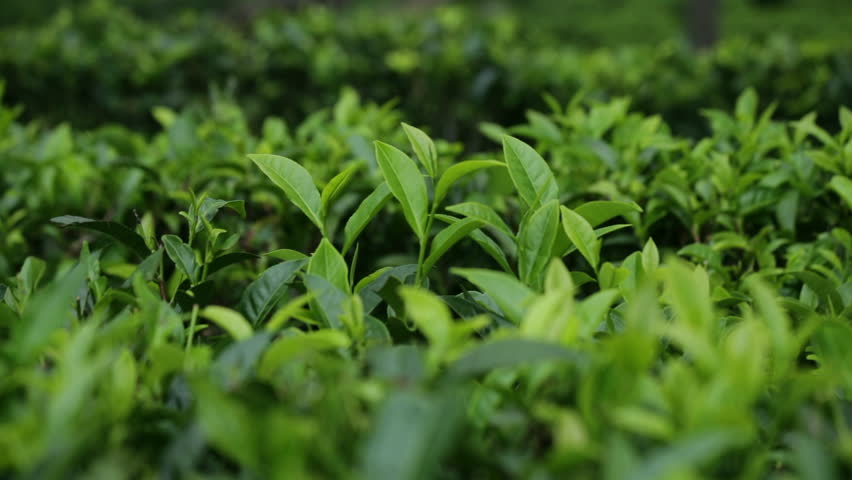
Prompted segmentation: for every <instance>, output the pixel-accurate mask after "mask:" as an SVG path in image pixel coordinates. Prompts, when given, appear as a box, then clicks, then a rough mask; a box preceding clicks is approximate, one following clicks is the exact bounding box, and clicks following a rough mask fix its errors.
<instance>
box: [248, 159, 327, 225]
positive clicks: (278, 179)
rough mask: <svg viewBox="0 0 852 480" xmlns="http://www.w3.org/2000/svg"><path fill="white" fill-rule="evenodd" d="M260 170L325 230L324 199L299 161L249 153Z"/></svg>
mask: <svg viewBox="0 0 852 480" xmlns="http://www.w3.org/2000/svg"><path fill="white" fill-rule="evenodd" d="M249 158H250V159H251V160H252V161H253V162H254V163H255V165H257V166H258V168H260V170H261V171H262V172H263V173H264V174H266V176H267V177H269V179H270V180H272V183H274V184H275V185H277V186H278V187H279V188H280V189H281V190H283V191H284V194H286V195H287V199H289V200H290V201H291V202H292V203H293V204H294V205H296V207H298V208H299V210H301V211H302V213H304V214H305V216H307V217H308V219H309V220H310V221H311V222H312V223H313V224H314V225H316V226H317V228H319V229H320V231H321V232H325V225H324V224H323V216H322V211H323V210H322V199H321V198H320V193H319V191H317V187H316V185H315V184H314V179H313V178H312V177H311V174H310V173H308V171H307V170H305V168H304V167H303V166H301V165H299V164H298V163H296V162H294V161H293V160H290V159H289V158H286V157H281V156H278V155H269V154H256V155H249Z"/></svg>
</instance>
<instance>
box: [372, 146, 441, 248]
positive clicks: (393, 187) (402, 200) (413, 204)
mask: <svg viewBox="0 0 852 480" xmlns="http://www.w3.org/2000/svg"><path fill="white" fill-rule="evenodd" d="M376 161H377V162H378V163H379V168H381V170H382V175H384V177H385V181H386V182H387V184H388V187H390V191H391V193H393V196H394V197H396V199H397V200H398V201H399V204H400V206H401V207H402V213H403V214H404V215H405V220H406V221H407V222H408V225H410V226H411V229H412V230H413V231H414V234H415V235H417V237H418V238H423V237H424V236H425V235H427V234H428V232H426V220H427V214H428V208H429V197H428V196H427V194H426V183H425V182H424V181H423V175H422V174H421V173H420V170H419V169H418V168H417V164H415V163H414V160H412V159H410V158H409V157H408V155H406V154H405V153H403V152H402V151H400V150H399V149H397V148H396V147H394V146H392V145H388V144H387V143H382V142H376Z"/></svg>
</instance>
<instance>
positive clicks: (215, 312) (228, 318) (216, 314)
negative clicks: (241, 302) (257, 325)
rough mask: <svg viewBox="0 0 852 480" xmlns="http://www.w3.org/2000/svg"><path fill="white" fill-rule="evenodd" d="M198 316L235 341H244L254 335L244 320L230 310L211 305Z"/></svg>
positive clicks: (237, 313)
mask: <svg viewBox="0 0 852 480" xmlns="http://www.w3.org/2000/svg"><path fill="white" fill-rule="evenodd" d="M199 314H200V315H201V316H202V317H204V318H207V319H208V320H211V321H212V322H213V323H215V324H216V325H218V326H219V327H220V328H222V330H225V331H226V332H228V334H229V335H230V336H231V337H233V339H234V340H236V341H240V340H245V339H246V338H249V337H251V336H252V335H253V334H254V331H253V330H252V328H251V325H249V323H248V321H247V320H246V318H245V317H243V316H242V315H240V314H239V312H236V311H234V310H231V309H230V308H225V307H220V306H217V305H211V306H209V307H206V308H204V309H203V310H201V312H199Z"/></svg>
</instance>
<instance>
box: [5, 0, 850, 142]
mask: <svg viewBox="0 0 852 480" xmlns="http://www.w3.org/2000/svg"><path fill="white" fill-rule="evenodd" d="M841 9H842V7H841ZM605 10H607V11H609V10H611V9H605ZM645 10H651V11H653V12H656V11H657V9H656V8H655V9H647V8H646V9H645ZM836 10H837V9H836V8H835V9H826V11H828V12H834V11H836ZM740 16H744V17H748V15H740ZM842 16H843V15H842V14H840V13H837V14H834V15H833V17H834V18H839V17H842ZM756 17H758V18H764V17H763V15H757V16H756ZM558 18H561V16H559V17H558ZM631 18H633V19H634V21H638V20H635V16H633V15H631ZM606 19H607V21H608V22H609V21H611V15H607V17H606ZM643 25H644V26H643V27H642V28H641V29H639V28H631V29H629V30H630V31H642V32H648V31H649V30H654V28H652V27H647V25H646V24H644V23H643ZM773 25H774V24H773ZM844 32H845V31H844ZM643 35H644V33H643ZM0 44H3V45H4V47H5V48H3V49H2V50H0V78H5V79H6V82H7V95H8V97H7V100H8V101H9V102H10V103H12V104H22V105H26V107H27V109H26V110H25V115H27V116H28V118H30V119H42V120H46V121H50V122H52V123H59V122H62V121H69V120H70V121H71V122H72V125H74V126H75V127H82V128H91V127H94V126H99V125H102V124H104V123H107V122H118V123H121V124H123V125H125V126H129V127H133V128H135V129H137V130H139V129H141V130H144V131H153V130H155V129H156V127H157V124H156V123H155V122H153V121H152V119H151V117H150V110H151V108H153V107H155V106H160V105H165V106H168V107H170V108H173V109H179V108H185V107H187V106H189V105H192V104H194V105H199V104H204V103H205V102H206V101H207V100H208V98H209V96H210V91H211V84H212V88H213V90H212V91H213V94H214V95H230V96H232V97H233V99H234V100H235V101H236V102H237V103H239V104H240V105H241V106H242V107H243V108H244V111H245V113H246V115H247V118H248V119H249V121H250V122H252V123H253V124H259V123H260V122H261V121H262V119H263V118H265V117H267V116H270V115H275V116H283V117H284V118H285V119H286V120H288V121H289V122H291V123H295V122H297V121H300V120H301V119H302V118H303V117H304V116H306V115H308V114H311V113H313V112H315V111H316V110H318V109H320V108H323V107H325V106H327V105H329V104H331V103H333V102H334V101H335V99H336V97H337V95H338V94H339V92H340V91H341V89H342V88H343V87H344V86H346V85H352V86H354V87H356V88H357V90H358V91H359V93H360V94H361V95H362V96H363V97H364V98H365V99H367V100H371V101H376V102H382V103H384V102H388V101H391V100H393V99H398V100H399V102H400V108H401V110H402V112H403V114H404V117H405V118H406V119H407V120H408V121H409V123H412V124H414V125H419V126H425V127H428V128H427V129H428V130H429V131H430V132H432V133H434V134H436V135H439V136H441V137H442V138H447V139H453V140H462V141H465V144H466V145H468V146H470V148H474V149H479V148H480V147H481V144H478V143H476V141H477V140H478V137H477V135H476V133H477V132H476V130H475V128H474V127H473V126H474V125H475V124H476V123H477V122H479V121H491V122H496V123H501V124H507V123H509V124H511V123H516V122H518V121H520V120H521V118H522V116H523V114H524V111H525V110H526V109H527V108H538V109H543V108H545V106H544V104H543V102H542V98H541V95H542V93H544V92H549V93H551V94H552V95H554V96H555V97H556V98H559V99H561V100H562V101H567V100H568V99H570V98H571V97H572V96H573V95H574V94H576V93H577V92H578V91H584V92H586V93H588V94H589V95H592V96H595V97H597V98H599V99H609V98H613V97H618V96H623V95H627V96H630V97H632V98H633V99H634V106H635V107H636V108H637V109H638V110H639V111H642V112H645V113H649V114H661V115H662V116H663V118H665V119H666V120H667V121H668V122H669V123H670V124H671V125H673V126H674V127H675V128H676V129H677V132H678V133H680V134H688V135H690V136H699V135H702V134H704V133H705V131H704V130H703V125H704V124H703V121H702V119H701V117H700V116H699V115H698V112H699V110H700V109H703V108H717V109H722V110H730V109H732V108H733V106H734V102H735V99H736V97H737V96H738V95H739V93H740V91H742V90H744V89H745V88H747V87H749V86H751V87H754V88H755V89H756V90H757V91H758V93H759V94H760V95H761V97H762V98H766V99H773V100H775V101H777V102H778V108H777V113H778V115H779V116H781V117H782V118H784V119H793V118H798V117H800V116H802V115H804V114H805V113H808V112H810V111H814V112H816V113H818V114H819V116H820V122H826V123H825V124H823V126H827V127H829V128H831V129H834V128H835V127H836V126H837V125H836V123H835V122H834V117H835V113H836V109H837V105H841V104H849V103H852V70H851V69H850V67H849V65H850V58H852V56H850V55H852V50H850V49H852V45H850V44H849V42H848V36H845V35H840V36H838V38H837V39H834V40H825V41H811V42H808V43H799V42H794V41H792V40H791V39H790V38H788V37H784V36H774V35H773V36H767V38H759V39H755V38H753V37H750V36H743V37H739V36H730V37H728V38H726V40H725V41H724V42H723V43H722V44H721V45H719V46H718V48H716V49H715V50H713V51H710V52H705V53H702V54H696V53H695V52H693V51H691V50H690V49H688V48H686V46H685V45H684V42H682V41H679V40H678V39H677V38H669V37H666V38H663V39H660V41H659V42H654V43H653V44H652V45H633V44H629V45H618V46H611V47H604V48H596V49H589V48H586V47H583V46H581V45H577V44H576V43H575V42H571V41H566V40H563V39H561V38H560V37H559V36H558V35H557V34H552V32H550V30H549V29H547V28H541V27H540V24H539V23H538V22H534V21H527V20H524V19H523V18H522V17H518V16H515V15H512V14H509V13H499V12H497V13H494V14H490V15H482V14H480V13H479V12H478V11H477V10H472V9H464V8H459V7H446V8H440V9H437V10H435V11H434V12H428V13H422V14H419V15H412V14H407V15H406V14H402V13H401V14H399V15H384V14H381V15H377V14H376V13H375V11H372V10H369V9H367V10H357V11H354V12H345V13H335V12H334V11H332V10H328V9H323V8H314V9H307V10H305V11H302V12H298V13H292V14H276V13H271V14H269V15H263V16H260V17H258V18H256V19H254V20H252V21H251V22H250V23H248V24H246V25H243V26H242V27H235V26H231V25H228V24H226V23H223V22H221V21H219V20H216V19H214V18H210V17H207V16H203V15H197V14H191V13H187V14H183V15H174V16H171V17H169V18H164V19H160V20H156V21H151V20H145V19H142V18H139V17H137V16H135V15H134V14H132V13H130V12H129V11H128V10H125V9H122V8H121V7H120V6H119V5H114V4H112V3H110V2H108V1H105V0H97V1H93V2H87V3H86V4H84V5H83V6H81V7H79V8H76V9H73V10H72V9H61V10H59V11H58V12H57V13H56V14H55V15H53V16H52V17H49V18H47V19H45V21H44V22H43V23H41V24H38V25H35V26H32V27H15V28H12V27H9V28H4V29H2V30H0ZM295 92H298V94H296V93H295Z"/></svg>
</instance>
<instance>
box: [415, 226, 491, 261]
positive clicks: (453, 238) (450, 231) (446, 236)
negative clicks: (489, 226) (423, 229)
mask: <svg viewBox="0 0 852 480" xmlns="http://www.w3.org/2000/svg"><path fill="white" fill-rule="evenodd" d="M482 225H483V222H481V221H480V220H478V219H475V218H465V219H463V220H459V221H457V222H455V223H452V224H450V225H448V226H447V227H446V228H444V229H443V230H441V231H440V232H438V234H437V235H435V239H434V240H432V248H431V250H430V251H429V256H428V257H427V258H426V261H425V262H423V271H424V272H429V271H430V270H431V269H432V267H433V266H435V263H436V262H437V261H438V259H440V258H441V256H443V255H444V254H445V253H447V250H449V249H450V247H452V246H453V245H455V244H456V243H457V242H458V241H459V240H461V239H463V238H465V237H466V236H468V235H470V233H471V232H473V231H474V230H476V229H477V228H479V227H481V226H482Z"/></svg>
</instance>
